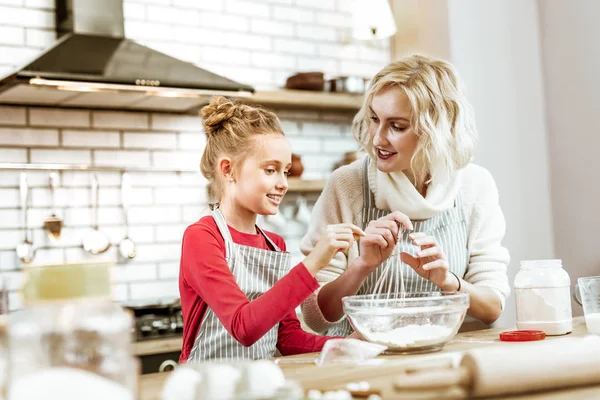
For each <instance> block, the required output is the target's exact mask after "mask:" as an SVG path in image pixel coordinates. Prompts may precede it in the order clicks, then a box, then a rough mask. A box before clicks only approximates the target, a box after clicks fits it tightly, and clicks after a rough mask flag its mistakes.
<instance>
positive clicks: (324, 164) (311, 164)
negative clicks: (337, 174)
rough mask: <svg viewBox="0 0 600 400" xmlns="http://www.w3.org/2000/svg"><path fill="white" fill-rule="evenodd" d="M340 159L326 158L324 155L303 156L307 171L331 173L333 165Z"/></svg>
mask: <svg viewBox="0 0 600 400" xmlns="http://www.w3.org/2000/svg"><path fill="white" fill-rule="evenodd" d="M339 159H340V157H339V156H326V155H324V154H318V155H313V154H307V155H304V156H302V164H303V165H304V168H305V170H319V171H327V172H330V171H331V168H332V167H333V164H335V163H336V162H337V161H338V160H339Z"/></svg>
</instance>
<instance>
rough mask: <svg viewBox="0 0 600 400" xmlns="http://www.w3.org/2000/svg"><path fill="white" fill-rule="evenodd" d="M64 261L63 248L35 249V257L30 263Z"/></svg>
mask: <svg viewBox="0 0 600 400" xmlns="http://www.w3.org/2000/svg"><path fill="white" fill-rule="evenodd" d="M34 244H35V243H34ZM64 262H65V252H64V250H63V249H60V248H58V249H37V251H36V252H35V258H34V260H33V261H32V262H31V264H30V265H36V264H62V263H64Z"/></svg>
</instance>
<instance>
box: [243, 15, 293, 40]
mask: <svg viewBox="0 0 600 400" xmlns="http://www.w3.org/2000/svg"><path fill="white" fill-rule="evenodd" d="M250 31H251V32H253V33H260V34H265V35H272V36H277V37H284V36H289V37H292V36H294V26H293V25H292V24H290V23H288V22H283V21H281V22H280V21H277V20H267V19H263V18H252V20H251V22H250Z"/></svg>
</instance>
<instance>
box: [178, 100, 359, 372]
mask: <svg viewBox="0 0 600 400" xmlns="http://www.w3.org/2000/svg"><path fill="white" fill-rule="evenodd" d="M201 115H202V118H203V121H204V129H205V132H206V135H207V138H208V139H207V144H206V148H205V150H204V154H203V156H202V161H201V169H202V174H203V175H204V176H205V177H206V178H207V179H208V181H209V192H210V193H209V194H210V195H211V197H213V198H214V199H216V200H217V201H218V204H216V205H215V206H213V207H211V208H212V211H211V213H210V215H207V216H204V217H203V218H201V219H200V220H199V221H198V222H196V223H195V224H193V225H191V226H189V227H188V228H187V230H186V231H185V234H184V236H183V244H182V253H181V266H180V275H179V291H180V294H181V306H182V311H183V317H184V331H183V349H182V352H181V358H180V361H202V360H209V359H229V360H231V359H261V358H269V357H273V355H274V354H275V350H276V348H277V349H279V351H280V352H281V354H283V355H291V354H298V353H306V352H315V351H320V350H321V348H322V347H323V344H324V343H325V342H326V341H327V340H328V339H330V338H328V337H323V336H317V335H313V334H309V333H307V332H304V331H303V330H302V329H301V328H300V322H299V321H298V318H297V317H296V314H295V309H296V307H297V306H299V305H300V304H301V303H302V302H303V301H304V300H305V299H306V298H307V297H308V296H309V295H310V294H311V293H313V292H314V291H315V289H317V288H318V287H319V285H318V283H317V280H316V279H315V278H314V277H315V275H316V274H317V273H318V272H319V270H320V269H321V268H324V267H325V266H327V265H328V264H329V262H330V261H331V258H332V257H333V256H334V255H335V254H336V253H337V252H338V251H340V250H341V251H344V250H346V249H349V248H350V247H351V246H352V244H353V242H354V234H356V235H362V234H363V232H362V230H361V229H360V228H358V227H356V226H354V225H352V224H336V225H331V226H328V227H327V228H326V229H325V233H324V234H323V235H322V236H321V238H320V239H319V240H318V241H317V242H316V243H315V247H314V249H313V251H312V252H311V253H310V254H309V255H308V256H307V257H306V258H305V259H304V261H303V262H301V263H300V264H298V265H296V266H295V267H293V268H290V267H291V265H290V255H289V253H287V252H286V251H285V242H284V241H283V239H282V238H281V237H280V236H278V235H276V234H274V233H270V232H265V231H263V230H261V229H260V228H259V227H258V226H256V216H257V215H258V214H260V215H273V214H276V213H277V211H278V208H279V204H280V203H281V200H282V199H283V196H284V195H285V193H286V191H287V188H288V185H287V174H288V170H289V169H290V167H291V157H292V156H291V150H290V145H289V143H288V141H287V139H286V138H285V136H284V133H283V131H282V129H281V126H280V124H279V120H278V119H277V117H276V116H275V114H273V113H272V112H269V111H265V110H262V109H258V108H254V107H250V106H247V105H243V104H237V103H233V102H231V101H230V100H227V99H226V98H224V97H217V98H213V99H212V100H211V102H210V104H209V105H207V106H205V107H204V108H203V109H202V111H201Z"/></svg>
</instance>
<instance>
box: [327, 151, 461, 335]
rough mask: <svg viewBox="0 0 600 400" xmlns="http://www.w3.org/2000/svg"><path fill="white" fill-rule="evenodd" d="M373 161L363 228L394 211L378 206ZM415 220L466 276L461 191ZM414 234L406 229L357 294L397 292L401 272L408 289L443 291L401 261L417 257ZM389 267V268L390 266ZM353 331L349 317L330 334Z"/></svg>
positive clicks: (417, 228) (366, 179)
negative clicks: (431, 213)
mask: <svg viewBox="0 0 600 400" xmlns="http://www.w3.org/2000/svg"><path fill="white" fill-rule="evenodd" d="M369 160H370V158H369V157H365V163H364V167H363V177H364V178H363V194H364V205H363V213H362V228H363V230H364V229H366V228H367V225H368V224H369V222H370V221H373V220H376V219H379V218H381V217H384V216H386V215H388V214H389V213H390V211H389V210H380V209H378V208H377V207H376V206H375V196H374V195H373V192H371V190H370V189H369V174H368V168H369ZM412 222H413V227H414V232H425V233H427V234H428V235H431V236H433V237H434V238H435V239H436V241H437V243H438V245H439V246H440V247H441V248H442V249H443V250H444V252H445V253H446V257H447V258H448V264H449V269H450V271H452V272H454V273H455V274H456V276H459V277H463V276H464V275H465V272H466V268H467V264H468V260H469V252H468V250H467V221H466V218H465V213H464V210H463V206H462V200H461V194H460V192H459V193H458V195H457V197H456V201H455V203H454V207H453V208H451V209H449V210H446V211H443V212H441V213H439V214H437V215H434V216H433V217H431V218H429V219H426V220H420V221H412ZM410 233H411V232H407V231H403V232H402V234H401V236H400V238H399V241H398V245H397V246H396V249H394V252H393V254H392V256H391V257H390V258H388V259H387V260H386V261H385V262H384V263H383V264H381V265H380V266H379V267H378V268H377V269H376V270H375V271H373V272H372V273H371V274H370V275H369V276H368V277H367V279H366V280H365V282H364V283H363V284H362V286H361V287H360V289H359V290H358V293H357V294H359V295H365V294H373V293H375V291H376V290H377V292H378V293H384V294H385V293H388V292H392V293H395V292H397V291H398V290H399V288H400V287H401V284H400V282H399V280H400V276H401V275H402V277H403V278H404V290H405V291H406V292H431V291H439V290H440V289H439V288H438V287H437V286H436V285H434V284H433V283H432V282H431V281H429V280H428V279H425V278H423V277H421V276H420V275H419V274H417V273H416V272H415V271H414V270H413V269H412V268H411V267H410V266H408V265H406V264H404V263H403V262H401V261H400V257H399V254H400V252H406V253H409V254H412V255H413V256H414V255H415V254H416V253H417V252H418V251H419V250H420V247H418V246H414V245H413V244H412V242H411V240H410V238H409V237H408V235H409V234H410ZM389 263H392V265H388V264H389ZM388 266H389V269H387V268H386V267H388ZM386 269H387V273H386V276H385V277H383V280H382V281H380V286H376V283H377V282H378V281H379V278H380V277H381V276H382V274H384V273H385V271H386ZM400 269H402V271H400ZM400 272H402V274H400ZM382 284H383V285H382ZM381 285H382V286H381ZM352 332H353V329H352V327H351V326H350V323H349V322H348V319H347V318H344V319H343V320H342V321H340V322H338V323H337V324H335V325H334V326H332V327H331V328H330V329H329V330H328V332H327V334H328V335H340V336H346V335H349V334H351V333H352Z"/></svg>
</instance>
